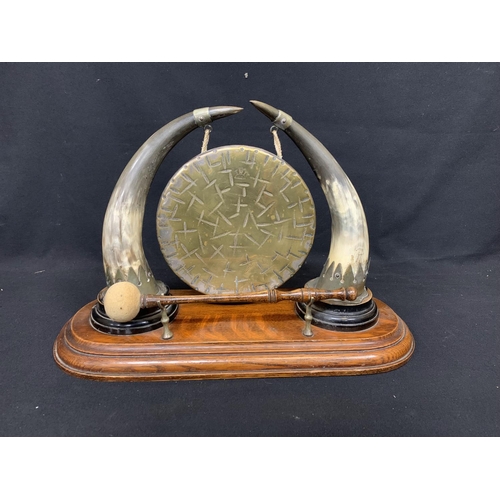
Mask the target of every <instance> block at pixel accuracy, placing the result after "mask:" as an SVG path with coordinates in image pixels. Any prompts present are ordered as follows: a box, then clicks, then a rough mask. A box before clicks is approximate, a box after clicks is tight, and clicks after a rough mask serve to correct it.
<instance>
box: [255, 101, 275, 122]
mask: <svg viewBox="0 0 500 500" xmlns="http://www.w3.org/2000/svg"><path fill="white" fill-rule="evenodd" d="M250 103H251V104H253V106H255V107H256V108H257V109H258V110H259V111H260V112H261V113H262V114H264V115H265V116H267V117H268V118H269V119H270V120H272V121H274V120H276V118H277V117H278V114H279V109H276V108H275V107H274V106H271V105H270V104H266V103H265V102H262V101H255V100H251V101H250Z"/></svg>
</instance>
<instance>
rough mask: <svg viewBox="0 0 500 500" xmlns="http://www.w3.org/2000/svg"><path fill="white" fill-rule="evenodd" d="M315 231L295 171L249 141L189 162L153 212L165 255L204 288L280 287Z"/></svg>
mask: <svg viewBox="0 0 500 500" xmlns="http://www.w3.org/2000/svg"><path fill="white" fill-rule="evenodd" d="M315 229H316V214H315V208H314V201H313V199H312V196H311V193H310V192H309V189H308V188H307V185H306V184H305V182H304V181H303V180H302V178H301V177H300V175H299V174H298V173H297V172H296V171H295V170H294V169H293V168H292V167H291V166H290V165H289V164H288V163H287V162H286V161H284V160H281V159H279V158H277V156H276V155H273V154H271V153H269V152H268V151H265V150H263V149H260V148H256V147H251V146H223V147H219V148H216V149H212V150H210V151H207V152H206V153H202V154H200V155H198V156H196V157H195V158H193V159H192V160H190V161H189V162H187V163H186V164H185V165H184V166H183V167H181V168H180V169H179V170H178V171H177V172H176V173H175V174H174V176H173V177H172V179H171V180H170V181H169V183H168V184H167V186H166V187H165V190H164V191H163V194H162V197H161V199H160V203H159V205H158V211H157V233H158V241H159V243H160V248H161V251H162V253H163V256H164V257H165V260H166V261H167V263H168V264H169V266H170V267H171V269H172V270H173V271H174V272H175V274H176V275H177V276H179V278H181V279H182V280H183V281H184V282H185V283H187V284H188V285H189V286H191V287H192V288H194V289H195V290H198V291H200V292H202V293H211V294H226V293H243V292H255V291H259V290H265V289H272V288H276V287H278V286H280V285H281V284H282V283H284V282H285V281H287V280H288V279H290V278H291V277H292V276H293V275H294V274H295V273H296V272H297V270H298V269H299V268H300V267H301V265H302V264H303V262H304V260H305V259H306V257H307V255H308V254H309V251H310V250H311V247H312V243H313V240H314V233H315Z"/></svg>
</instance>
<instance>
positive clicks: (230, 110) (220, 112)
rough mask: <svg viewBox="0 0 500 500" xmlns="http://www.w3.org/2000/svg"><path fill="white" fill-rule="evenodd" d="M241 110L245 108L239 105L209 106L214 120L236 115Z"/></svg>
mask: <svg viewBox="0 0 500 500" xmlns="http://www.w3.org/2000/svg"><path fill="white" fill-rule="evenodd" d="M240 111H243V108H240V107H239V106H213V107H211V108H209V113H210V118H211V119H212V120H217V119H219V118H224V117H226V116H231V115H235V114H236V113H239V112H240Z"/></svg>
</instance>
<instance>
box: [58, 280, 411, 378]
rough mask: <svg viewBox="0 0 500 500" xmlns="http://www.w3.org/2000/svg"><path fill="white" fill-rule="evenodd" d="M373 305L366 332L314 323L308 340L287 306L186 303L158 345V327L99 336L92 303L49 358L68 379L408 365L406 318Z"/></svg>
mask: <svg viewBox="0 0 500 500" xmlns="http://www.w3.org/2000/svg"><path fill="white" fill-rule="evenodd" d="M173 293H174V294H182V293H189V292H188V291H184V290H174V291H173ZM375 301H376V303H377V306H378V308H379V319H378V321H377V323H376V324H375V325H374V326H372V327H371V328H369V329H367V330H364V331H360V332H335V331H328V330H324V329H322V328H318V327H315V326H313V327H312V332H313V334H314V335H313V337H304V335H302V328H303V325H304V322H303V320H301V319H300V318H298V317H297V315H296V313H295V310H294V303H292V302H278V303H277V304H231V305H222V304H185V305H182V306H181V307H180V308H179V313H178V316H177V318H176V319H175V321H173V322H172V323H171V325H170V329H171V331H172V332H173V335H174V336H173V338H172V339H170V340H162V333H163V330H162V329H158V330H154V331H152V332H148V333H141V334H138V335H110V334H105V333H100V332H98V331H96V330H94V329H93V328H92V326H91V325H90V322H89V317H90V312H91V310H92V307H93V306H94V304H95V302H91V303H89V304H87V305H86V306H85V307H83V308H82V309H80V311H78V312H77V313H76V314H75V315H74V316H73V318H71V319H70V320H69V321H68V323H66V325H65V326H64V327H63V329H62V330H61V332H60V333H59V336H58V337H57V339H56V342H55V344H54V359H55V360H56V362H57V364H58V365H59V366H60V367H61V368H62V369H63V370H64V371H66V372H67V373H69V374H71V375H75V376H77V377H83V378H88V379H94V380H104V381H141V380H144V381H154V380H158V381H160V380H179V379H209V378H210V379H231V378H258V377H304V376H325V375H326V376H333V375H361V374H371V373H380V372H386V371H390V370H394V369H396V368H399V367H400V366H401V365H403V364H404V363H406V362H407V361H408V360H409V359H410V357H411V355H412V353H413V350H414V345H415V344H414V340H413V336H412V334H411V332H410V330H409V329H408V327H407V326H406V324H405V323H404V321H402V320H401V318H399V317H398V315H397V314H396V313H395V312H394V311H393V310H392V309H391V308H390V307H389V306H387V305H386V304H384V303H383V302H381V301H380V300H377V299H375Z"/></svg>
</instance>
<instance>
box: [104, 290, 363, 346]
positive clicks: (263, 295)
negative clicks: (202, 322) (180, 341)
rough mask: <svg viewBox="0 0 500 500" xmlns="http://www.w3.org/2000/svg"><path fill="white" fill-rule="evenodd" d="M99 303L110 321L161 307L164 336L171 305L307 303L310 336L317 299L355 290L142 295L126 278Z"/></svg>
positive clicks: (344, 296)
mask: <svg viewBox="0 0 500 500" xmlns="http://www.w3.org/2000/svg"><path fill="white" fill-rule="evenodd" d="M103 293H104V298H103V300H102V303H103V305H104V310H105V311H106V314H107V315H108V316H109V318H111V319H112V320H113V321H117V322H119V323H125V322H127V321H130V320H132V319H134V318H135V317H136V316H137V314H138V313H139V311H140V310H141V309H146V308H151V307H159V308H161V309H163V311H164V314H163V315H162V323H163V326H164V335H163V338H164V339H169V338H171V337H172V333H171V332H170V331H169V329H168V321H169V320H168V315H167V314H165V308H166V307H167V306H168V305H170V304H192V303H200V302H208V303H210V304H234V303H242V302H243V303H248V302H251V303H256V302H265V303H276V302H279V301H282V300H290V301H293V302H303V303H305V304H307V307H306V314H305V316H304V319H305V322H306V324H305V327H304V331H303V332H302V333H303V334H304V335H305V336H307V337H310V336H312V332H311V320H312V315H311V312H310V306H311V304H312V303H313V302H316V301H318V300H332V299H333V300H348V301H353V300H355V299H356V297H357V295H358V293H357V290H356V289H355V288H354V287H349V288H338V289H336V290H322V289H318V288H297V289H296V290H290V291H286V290H276V289H271V290H264V291H262V292H251V293H237V294H227V295H141V292H140V291H139V288H137V286H135V285H134V284H133V283H130V282H129V281H120V282H118V283H115V284H114V285H111V286H110V287H109V288H108V289H107V290H105V291H103Z"/></svg>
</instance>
